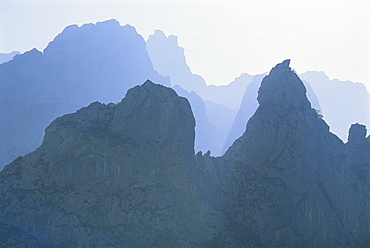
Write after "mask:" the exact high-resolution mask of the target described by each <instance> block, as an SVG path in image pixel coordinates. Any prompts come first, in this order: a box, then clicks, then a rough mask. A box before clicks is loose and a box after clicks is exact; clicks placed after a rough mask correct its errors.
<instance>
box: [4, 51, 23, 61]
mask: <svg viewBox="0 0 370 248" xmlns="http://www.w3.org/2000/svg"><path fill="white" fill-rule="evenodd" d="M18 54H21V53H20V52H18V51H14V52H11V53H0V64H2V63H5V62H8V61H10V60H12V59H13V58H14V57H15V55H18Z"/></svg>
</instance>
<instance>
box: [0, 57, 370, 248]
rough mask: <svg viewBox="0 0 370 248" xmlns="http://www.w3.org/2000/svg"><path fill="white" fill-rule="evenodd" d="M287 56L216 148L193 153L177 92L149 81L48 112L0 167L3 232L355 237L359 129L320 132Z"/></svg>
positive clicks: (118, 239)
mask: <svg viewBox="0 0 370 248" xmlns="http://www.w3.org/2000/svg"><path fill="white" fill-rule="evenodd" d="M289 62H290V61H289V60H286V61H284V62H282V63H280V64H278V65H277V66H275V67H274V68H273V69H272V70H271V72H270V73H269V75H268V76H266V77H264V79H263V80H262V83H261V87H260V89H259V91H258V102H259V107H258V109H257V111H256V113H255V114H254V115H253V117H252V118H251V119H250V120H249V121H248V124H247V127H246V131H245V132H244V134H243V135H242V136H241V137H240V138H239V139H237V140H236V141H235V142H234V144H233V145H232V146H231V147H230V148H229V149H228V151H227V152H226V154H225V155H224V156H222V157H218V158H214V157H211V156H210V154H209V153H206V154H204V155H203V154H202V153H197V154H196V155H194V152H195V151H194V135H195V133H194V127H195V122H194V117H193V114H192V112H191V108H190V105H189V103H188V101H187V100H186V99H185V98H182V97H179V96H178V95H177V94H176V93H175V92H174V91H173V90H172V89H169V88H166V87H164V86H161V85H156V84H153V83H152V82H150V81H147V82H146V83H144V84H143V85H142V86H136V87H134V88H132V89H130V90H129V91H128V92H127V94H126V97H125V98H124V99H123V100H122V101H121V102H120V103H118V104H107V105H106V104H101V103H97V102H96V103H92V104H90V105H89V106H88V107H86V108H83V109H80V110H79V111H77V112H76V113H74V114H69V115H65V116H63V117H60V118H58V119H56V120H55V121H54V122H53V123H52V124H50V126H49V127H48V128H47V129H46V135H45V138H44V141H43V144H42V145H41V146H40V147H39V148H38V149H36V150H35V151H34V152H32V153H30V154H28V155H26V156H24V157H19V158H18V159H16V160H15V161H13V162H12V163H11V164H9V165H7V166H6V167H5V168H4V170H3V171H1V172H0V179H1V180H0V197H1V199H0V204H1V205H0V206H1V207H0V228H1V230H3V232H2V233H5V235H3V236H0V239H1V242H2V244H6V245H7V244H18V245H20V244H29V245H28V247H32V245H33V246H34V247H37V246H39V247H41V246H44V247H66V246H86V247H87V246H99V247H103V246H110V247H147V246H150V247H321V246H325V247H354V246H355V247H368V246H369V244H370V236H369V235H368V228H367V227H368V226H369V225H370V218H369V215H368V214H367V213H368V202H369V200H370V199H369V198H370V185H369V174H370V138H369V137H368V138H366V127H365V126H363V125H360V124H354V125H352V126H351V128H350V131H349V141H348V143H346V144H344V143H343V142H342V141H341V140H340V139H339V138H338V137H336V136H335V135H333V134H331V133H330V132H329V126H328V125H327V124H326V123H325V121H324V120H322V119H321V117H320V116H319V115H318V114H317V112H316V111H315V110H314V109H313V108H312V107H311V104H310V102H309V101H308V100H307V97H306V89H305V87H304V85H303V83H302V81H301V80H300V79H299V77H298V76H297V75H296V74H295V72H294V71H293V70H292V69H291V68H290V67H289ZM12 242H13V243H12ZM14 242H15V243H14ZM17 242H18V243H17Z"/></svg>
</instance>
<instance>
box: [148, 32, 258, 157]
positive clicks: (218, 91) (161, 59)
mask: <svg viewBox="0 0 370 248" xmlns="http://www.w3.org/2000/svg"><path fill="white" fill-rule="evenodd" d="M146 46H147V49H148V53H149V56H150V58H151V60H152V62H153V66H154V68H155V69H156V70H157V71H158V72H159V73H160V74H161V75H164V76H169V77H170V80H171V85H172V86H175V85H179V86H180V87H181V88H183V89H185V90H186V91H188V92H195V93H196V94H197V95H199V96H200V97H201V98H202V99H203V101H207V102H208V104H206V115H204V116H202V117H201V115H200V114H199V113H196V111H195V119H196V122H197V131H196V144H203V145H201V146H198V147H197V149H196V150H200V151H203V152H204V151H206V150H211V151H212V154H213V155H217V156H219V155H222V154H223V153H224V152H225V149H224V144H225V140H226V137H227V135H228V133H229V131H230V127H231V124H232V122H233V120H234V117H235V113H236V110H237V109H238V108H239V107H240V103H241V99H242V97H243V93H244V91H245V89H246V87H247V85H248V84H249V82H250V81H251V80H252V78H253V76H251V75H248V74H246V73H243V74H242V75H240V76H239V77H237V78H235V80H234V81H233V82H231V83H230V84H228V85H221V86H215V85H207V84H206V82H205V81H204V79H203V78H202V77H201V76H199V75H196V74H193V73H192V72H191V70H190V68H189V66H188V65H187V64H186V58H185V54H184V48H182V47H179V45H178V41H177V37H176V36H174V35H170V36H168V37H167V36H166V35H165V34H164V32H162V31H160V30H156V31H155V33H154V34H153V35H150V36H149V37H148V40H147V42H146ZM178 93H180V92H178ZM180 94H181V93H180ZM189 100H190V103H191V105H192V107H193V108H196V106H195V103H193V101H192V100H191V99H189ZM198 102H200V101H198ZM202 105H203V104H202ZM202 113H203V112H202ZM207 116H211V117H212V118H208V119H207ZM225 118H226V119H225ZM203 121H204V123H203ZM209 121H210V122H211V123H212V124H213V126H214V127H215V128H216V129H215V128H211V129H210V130H206V129H204V128H202V129H200V128H198V126H202V127H207V126H209V123H208V122H209ZM200 130H203V132H204V133H203V134H202V133H200ZM211 133H213V135H212V136H211V135H210V134H211ZM210 140H214V141H216V142H210Z"/></svg>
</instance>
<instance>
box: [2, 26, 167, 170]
mask: <svg viewBox="0 0 370 248" xmlns="http://www.w3.org/2000/svg"><path fill="white" fill-rule="evenodd" d="M146 79H151V80H153V81H155V82H156V83H162V84H165V85H169V79H168V78H164V77H162V76H160V75H159V74H158V73H157V72H156V71H155V70H154V69H153V66H152V64H151V61H150V58H149V56H148V53H147V51H146V47H145V41H144V39H143V38H142V37H141V36H140V35H139V34H138V33H137V32H136V30H135V28H134V27H132V26H129V25H126V26H124V27H122V26H120V25H119V23H118V22H117V21H115V20H110V21H105V22H99V23H97V24H85V25H83V26H81V27H78V26H77V25H72V26H68V27H66V28H65V29H64V30H63V32H62V33H60V34H59V35H58V36H57V37H55V39H54V41H52V42H50V44H49V45H48V46H47V48H46V49H45V50H44V51H43V52H39V51H37V50H36V49H33V50H31V51H29V52H26V53H24V54H22V55H18V56H16V57H15V58H14V59H13V60H12V61H10V62H8V63H4V64H1V65H0V91H1V92H6V94H1V95H0V127H1V130H6V132H3V134H2V137H1V139H0V169H2V167H3V166H4V165H5V164H6V163H9V162H10V161H12V160H13V159H15V158H16V157H17V156H19V155H24V154H26V153H28V152H31V151H32V150H34V149H36V148H37V147H38V146H39V145H40V144H41V142H42V137H43V134H44V129H45V127H46V126H47V125H48V124H49V123H50V122H51V121H52V120H54V119H55V118H56V117H57V116H61V115H64V114H66V113H71V112H74V111H76V110H77V109H79V108H81V107H83V106H86V105H88V104H89V103H91V102H93V101H101V102H105V103H109V102H118V101H120V100H121V99H122V96H124V94H125V93H126V91H127V90H128V89H129V88H131V87H133V86H135V85H138V84H141V83H142V82H144V81H145V80H146Z"/></svg>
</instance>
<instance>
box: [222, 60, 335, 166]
mask: <svg viewBox="0 0 370 248" xmlns="http://www.w3.org/2000/svg"><path fill="white" fill-rule="evenodd" d="M289 62H290V60H285V61H283V62H282V63H280V64H278V65H276V66H275V67H274V68H272V70H271V71H270V73H269V75H267V76H265V77H264V78H263V80H262V82H261V86H260V88H259V90H258V98H257V99H258V102H259V107H258V109H257V111H256V112H255V114H254V115H253V116H252V117H251V118H250V120H249V121H248V123H247V127H246V131H245V132H244V134H243V135H242V136H241V137H240V138H239V139H237V140H236V141H235V142H234V145H233V146H231V147H230V149H229V150H228V152H227V153H226V154H227V156H229V155H231V154H233V155H232V156H233V157H235V156H237V157H239V159H242V160H245V159H244V158H243V157H242V156H241V153H240V151H242V154H244V155H245V156H247V157H248V159H252V161H254V162H253V163H255V164H259V163H262V161H266V157H271V159H273V160H276V159H278V158H280V156H281V155H282V154H283V153H284V150H291V149H293V147H297V146H305V148H299V149H301V150H302V149H305V150H307V151H310V152H311V153H316V152H317V153H320V151H318V149H319V148H318V147H317V146H315V143H317V142H322V139H326V138H328V136H327V135H329V132H328V131H329V127H328V126H327V125H326V123H325V122H324V121H323V120H321V119H320V118H319V116H318V115H317V114H316V112H315V110H313V109H312V108H311V104H310V102H309V101H308V99H307V96H306V88H305V86H304V84H303V82H302V81H301V80H300V79H299V77H298V76H297V75H296V73H295V72H294V71H293V70H292V69H291V68H290V67H289ZM329 136H330V135H329ZM329 139H331V138H329ZM334 142H335V141H334ZM285 153H286V152H285Z"/></svg>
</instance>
